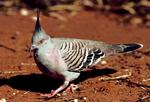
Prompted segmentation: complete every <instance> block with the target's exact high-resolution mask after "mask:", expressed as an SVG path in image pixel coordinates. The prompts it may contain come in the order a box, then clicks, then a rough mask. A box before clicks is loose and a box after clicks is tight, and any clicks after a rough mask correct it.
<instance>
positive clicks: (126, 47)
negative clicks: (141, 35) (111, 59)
mask: <svg viewBox="0 0 150 102" xmlns="http://www.w3.org/2000/svg"><path fill="white" fill-rule="evenodd" d="M142 47H143V45H142V44H139V43H130V44H115V45H112V46H111V50H112V51H113V53H124V52H130V51H134V50H137V49H139V48H142ZM113 53H112V54H113Z"/></svg>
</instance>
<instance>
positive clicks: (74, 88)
mask: <svg viewBox="0 0 150 102" xmlns="http://www.w3.org/2000/svg"><path fill="white" fill-rule="evenodd" d="M78 88H79V86H78V85H75V84H70V85H69V86H68V88H67V89H66V90H65V91H64V92H65V93H66V92H68V91H71V92H72V93H74V91H75V90H77V89H78Z"/></svg>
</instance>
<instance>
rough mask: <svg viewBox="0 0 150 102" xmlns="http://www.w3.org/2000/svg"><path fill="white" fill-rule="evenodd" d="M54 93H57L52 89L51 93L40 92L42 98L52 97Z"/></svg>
mask: <svg viewBox="0 0 150 102" xmlns="http://www.w3.org/2000/svg"><path fill="white" fill-rule="evenodd" d="M56 94H57V93H56V92H55V91H54V90H52V91H51V93H48V94H41V96H42V97H44V98H52V97H54V96H55V95H56Z"/></svg>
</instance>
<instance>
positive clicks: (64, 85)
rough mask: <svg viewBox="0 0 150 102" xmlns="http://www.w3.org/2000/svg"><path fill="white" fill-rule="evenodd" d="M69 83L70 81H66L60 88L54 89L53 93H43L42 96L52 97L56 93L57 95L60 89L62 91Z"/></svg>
mask: <svg viewBox="0 0 150 102" xmlns="http://www.w3.org/2000/svg"><path fill="white" fill-rule="evenodd" d="M68 84H69V81H65V82H64V84H63V85H61V86H60V87H59V88H58V89H56V90H52V92H51V93H49V94H42V95H41V96H42V97H46V98H52V97H54V96H55V95H57V94H58V93H59V92H60V91H62V90H63V89H65V88H66V87H67V86H68Z"/></svg>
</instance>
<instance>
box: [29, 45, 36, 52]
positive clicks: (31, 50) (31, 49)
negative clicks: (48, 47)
mask: <svg viewBox="0 0 150 102" xmlns="http://www.w3.org/2000/svg"><path fill="white" fill-rule="evenodd" d="M35 49H36V45H32V46H31V48H30V53H32V52H33V51H34V50H35Z"/></svg>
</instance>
